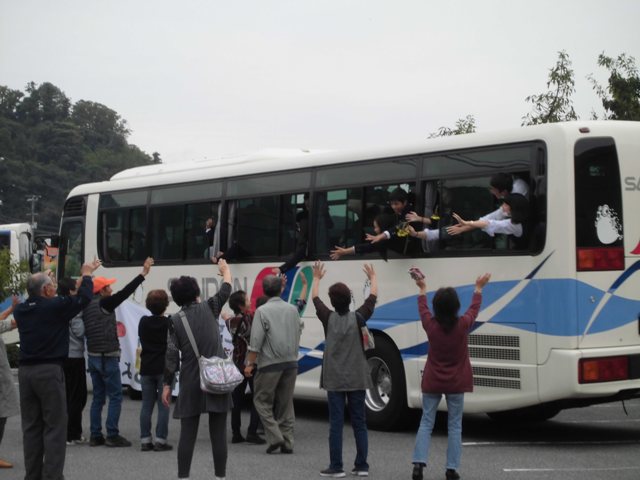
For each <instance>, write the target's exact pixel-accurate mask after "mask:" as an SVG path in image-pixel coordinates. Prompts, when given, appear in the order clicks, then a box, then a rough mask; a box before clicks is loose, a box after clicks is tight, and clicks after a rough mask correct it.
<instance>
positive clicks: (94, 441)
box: [89, 435, 104, 447]
mask: <svg viewBox="0 0 640 480" xmlns="http://www.w3.org/2000/svg"><path fill="white" fill-rule="evenodd" d="M100 445H104V437H103V436H102V435H100V436H99V437H91V438H90V439H89V446H90V447H99V446H100Z"/></svg>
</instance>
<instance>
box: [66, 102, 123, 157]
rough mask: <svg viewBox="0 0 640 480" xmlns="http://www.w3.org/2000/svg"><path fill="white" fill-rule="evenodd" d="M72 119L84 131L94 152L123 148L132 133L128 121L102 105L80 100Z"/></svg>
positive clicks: (74, 109) (74, 108) (86, 140)
mask: <svg viewBox="0 0 640 480" xmlns="http://www.w3.org/2000/svg"><path fill="white" fill-rule="evenodd" d="M71 119H72V120H73V123H75V124H76V125H78V126H79V127H80V128H81V129H82V131H83V134H84V136H85V142H86V143H87V144H88V145H89V146H90V147H91V148H92V149H94V150H95V149H96V148H98V147H115V148H122V147H124V146H125V145H126V143H127V137H128V136H129V134H130V133H131V131H130V130H129V128H128V127H127V121H126V120H124V119H122V118H121V117H120V115H118V113H117V112H115V111H114V110H111V109H110V108H109V107H106V106H105V105H102V104H101V103H96V102H89V101H87V100H78V101H77V102H76V104H75V105H74V106H73V114H72V115H71Z"/></svg>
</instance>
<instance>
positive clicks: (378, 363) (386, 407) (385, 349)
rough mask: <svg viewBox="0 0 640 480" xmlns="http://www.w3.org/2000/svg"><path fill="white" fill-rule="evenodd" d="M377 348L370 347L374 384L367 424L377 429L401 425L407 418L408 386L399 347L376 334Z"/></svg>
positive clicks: (368, 353) (369, 397)
mask: <svg viewBox="0 0 640 480" xmlns="http://www.w3.org/2000/svg"><path fill="white" fill-rule="evenodd" d="M375 340H376V348H375V349H373V350H369V351H367V360H368V362H369V368H370V369H371V379H372V380H373V388H371V389H369V390H367V394H366V397H365V404H366V406H367V424H368V426H369V427H370V428H373V429H376V430H390V429H392V428H398V427H399V426H400V423H401V421H402V419H404V418H406V415H405V413H406V410H407V389H406V384H405V379H404V368H403V365H402V360H401V358H400V355H399V353H398V351H397V350H396V349H395V348H394V346H393V344H392V343H391V342H390V341H389V340H387V339H386V338H383V337H376V339H375Z"/></svg>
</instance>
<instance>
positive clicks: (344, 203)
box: [313, 188, 362, 255]
mask: <svg viewBox="0 0 640 480" xmlns="http://www.w3.org/2000/svg"><path fill="white" fill-rule="evenodd" d="M361 204H362V189H361V188H349V189H346V188H345V189H340V190H331V191H328V192H321V193H319V194H318V195H317V197H316V208H315V214H314V215H313V217H314V218H315V231H316V250H317V253H318V254H320V255H326V254H327V253H328V252H329V250H330V249H332V248H333V246H334V245H340V246H343V247H350V246H352V245H355V244H356V243H359V242H361V241H362V236H361V234H360V231H359V229H358V228H357V225H359V224H360V222H361V219H362V217H361Z"/></svg>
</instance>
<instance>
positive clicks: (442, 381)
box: [411, 273, 491, 480]
mask: <svg viewBox="0 0 640 480" xmlns="http://www.w3.org/2000/svg"><path fill="white" fill-rule="evenodd" d="M490 278H491V275H490V274H488V273H485V274H484V275H481V276H480V277H478V278H477V279H476V288H475V290H474V293H473V298H472V300H471V306H470V307H469V309H468V310H467V312H466V313H465V314H464V315H462V316H461V317H458V311H459V310H460V300H459V299H458V294H457V293H456V291H455V290H454V289H453V288H451V287H446V288H440V289H438V291H437V292H436V293H435V295H434V297H433V310H434V313H435V315H433V316H432V315H431V312H430V311H429V306H428V305H427V284H426V282H425V280H424V279H419V280H416V285H417V286H418V288H419V289H420V294H419V295H418V311H419V312H420V320H421V321H422V328H424V330H425V332H426V333H427V337H428V339H429V354H428V356H427V364H426V366H425V369H424V371H423V373H422V419H421V420H420V428H419V429H418V433H417V435H416V444H415V448H414V450H413V473H412V476H411V478H412V479H413V480H422V469H423V468H424V467H425V466H426V465H427V458H428V457H429V443H430V441H431V432H432V431H433V424H434V422H435V418H436V411H437V409H438V404H439V403H440V400H441V399H442V395H444V396H445V398H446V400H447V411H448V412H449V414H448V417H449V420H448V427H449V428H448V445H447V467H446V468H447V469H446V478H447V480H457V479H459V478H460V475H459V474H458V472H457V471H456V470H457V469H458V467H459V465H460V454H461V450H462V407H463V405H464V393H465V392H471V391H473V374H472V371H471V362H470V361H469V347H468V344H467V340H468V335H469V329H470V328H471V326H472V325H473V322H474V321H475V319H476V317H477V316H478V312H479V311H480V304H481V302H482V289H483V288H484V286H485V285H486V284H487V282H489V279H490Z"/></svg>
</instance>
